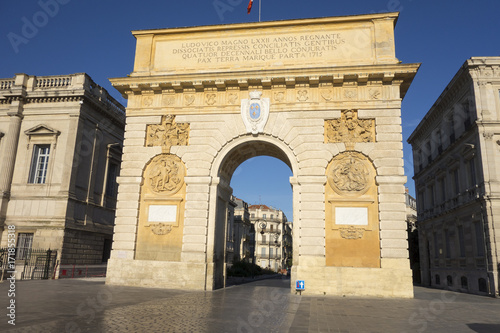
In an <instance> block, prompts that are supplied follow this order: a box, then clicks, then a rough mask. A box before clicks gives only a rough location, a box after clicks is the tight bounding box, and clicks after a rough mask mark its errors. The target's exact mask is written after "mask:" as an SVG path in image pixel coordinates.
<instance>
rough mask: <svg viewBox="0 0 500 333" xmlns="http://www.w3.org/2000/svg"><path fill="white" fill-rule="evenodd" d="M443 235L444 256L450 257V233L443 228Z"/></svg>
mask: <svg viewBox="0 0 500 333" xmlns="http://www.w3.org/2000/svg"><path fill="white" fill-rule="evenodd" d="M444 236H445V241H446V243H445V245H446V258H451V257H452V256H451V235H450V230H448V229H447V230H445V232H444Z"/></svg>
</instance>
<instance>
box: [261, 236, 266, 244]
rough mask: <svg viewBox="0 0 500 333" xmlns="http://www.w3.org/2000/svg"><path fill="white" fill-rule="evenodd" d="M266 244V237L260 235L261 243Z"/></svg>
mask: <svg viewBox="0 0 500 333" xmlns="http://www.w3.org/2000/svg"><path fill="white" fill-rule="evenodd" d="M265 242H266V235H262V243H265Z"/></svg>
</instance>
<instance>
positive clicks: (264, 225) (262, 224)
mask: <svg viewBox="0 0 500 333" xmlns="http://www.w3.org/2000/svg"><path fill="white" fill-rule="evenodd" d="M259 228H260V234H261V237H260V239H261V241H263V240H264V233H265V232H266V228H267V223H266V221H260V222H259ZM262 245H265V244H262Z"/></svg>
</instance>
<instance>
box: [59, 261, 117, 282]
mask: <svg viewBox="0 0 500 333" xmlns="http://www.w3.org/2000/svg"><path fill="white" fill-rule="evenodd" d="M107 267H108V265H107V264H101V265H61V266H60V267H59V279H76V278H89V277H105V276H106V270H107Z"/></svg>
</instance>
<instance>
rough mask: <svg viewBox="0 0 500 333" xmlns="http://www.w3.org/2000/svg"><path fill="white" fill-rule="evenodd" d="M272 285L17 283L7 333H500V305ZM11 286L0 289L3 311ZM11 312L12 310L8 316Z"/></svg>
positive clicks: (441, 295) (435, 294)
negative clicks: (311, 292)
mask: <svg viewBox="0 0 500 333" xmlns="http://www.w3.org/2000/svg"><path fill="white" fill-rule="evenodd" d="M289 283H290V280H286V279H285V280H281V279H270V280H262V281H255V282H252V283H248V284H244V285H238V286H233V287H229V288H226V289H222V290H217V291H214V292H193V291H188V292H184V291H179V290H163V289H151V288H136V287H116V286H107V285H105V284H104V280H103V279H100V278H98V279H74V280H56V281H54V280H50V281H22V282H21V281H18V282H17V283H16V305H17V307H16V326H15V327H14V326H11V325H8V324H7V319H8V318H7V317H6V316H5V314H3V315H2V317H3V318H4V319H2V321H1V322H0V332H6V331H7V332H44V333H45V332H127V333H131V332H217V333H219V332H259V333H260V332H277V333H281V332H292V333H296V332H297V333H298V332H352V333H354V332H356V333H358V332H380V333H382V332H383V333H386V332H403V333H404V332H481V333H483V332H484V333H490V332H491V333H493V332H495V333H498V332H500V299H493V298H487V297H481V296H474V295H468V294H459V293H454V292H449V291H442V290H435V289H426V288H420V287H416V288H415V296H416V297H415V299H387V298H352V297H351V298H349V297H333V296H328V295H326V296H321V297H317V296H315V297H311V296H306V295H303V296H300V295H294V294H292V293H290V289H289ZM7 289H8V285H7V284H6V283H5V282H4V283H1V284H0V295H2V297H0V302H1V304H0V306H1V307H2V308H3V309H5V307H6V306H7V301H8V300H7V299H8V297H4V295H5V296H6V295H7ZM4 311H5V310H4Z"/></svg>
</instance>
